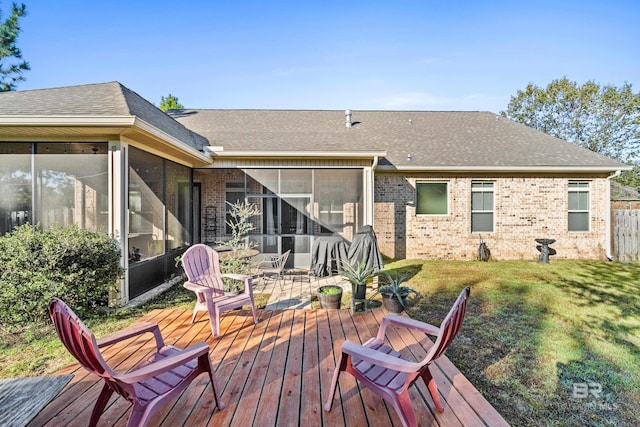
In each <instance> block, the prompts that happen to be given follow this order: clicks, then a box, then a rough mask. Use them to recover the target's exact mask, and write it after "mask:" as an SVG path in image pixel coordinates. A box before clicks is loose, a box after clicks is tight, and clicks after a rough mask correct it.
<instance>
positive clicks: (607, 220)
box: [605, 170, 622, 261]
mask: <svg viewBox="0 0 640 427" xmlns="http://www.w3.org/2000/svg"><path fill="white" fill-rule="evenodd" d="M621 173H622V171H620V170H617V171H615V172H613V173H612V174H611V175H609V176H608V177H607V183H608V184H609V185H607V189H606V191H605V193H606V200H607V214H606V215H605V239H606V240H607V253H606V254H605V255H606V257H607V259H608V260H609V261H613V247H612V246H613V242H612V238H611V180H612V179H613V178H616V177H618V176H620V174H621Z"/></svg>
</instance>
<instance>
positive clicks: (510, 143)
mask: <svg viewBox="0 0 640 427" xmlns="http://www.w3.org/2000/svg"><path fill="white" fill-rule="evenodd" d="M0 116H4V117H7V116H27V117H28V116H53V117H55V116H88V117H91V116H93V117H99V116H135V117H138V118H139V119H141V120H143V121H144V122H146V123H148V124H150V125H152V126H154V127H155V128H157V129H159V130H161V131H163V132H165V133H167V134H169V135H171V136H172V137H174V138H176V139H178V140H180V141H182V142H183V143H185V144H188V145H190V146H192V147H194V148H196V149H198V150H202V149H203V147H205V146H207V145H211V146H223V147H224V149H225V151H244V152H246V153H247V154H248V155H250V154H251V153H252V152H255V151H271V152H274V153H278V152H281V153H292V152H300V151H306V152H318V153H322V152H345V153H348V152H362V151H371V152H378V153H379V152H386V153H387V156H386V157H385V158H384V159H381V160H380V167H381V168H384V167H388V168H406V169H411V168H416V169H421V168H432V169H443V170H446V169H464V168H468V169H487V170H490V169H491V168H495V169H503V170H504V169H509V168H513V169H518V168H550V169H554V168H556V169H570V168H584V169H589V168H593V169H599V170H617V169H620V168H623V169H624V168H626V167H625V165H622V164H620V163H618V162H616V161H614V160H612V159H609V158H608V157H605V156H602V155H599V154H596V153H593V152H591V151H589V150H586V149H583V148H580V147H578V146H576V145H574V144H570V143H568V142H565V141H562V140H559V139H557V138H554V137H551V136H549V135H546V134H544V133H542V132H538V131H536V130H533V129H531V128H529V127H527V126H524V125H521V124H518V123H515V122H513V121H511V120H508V119H505V118H502V117H500V116H498V115H496V114H493V113H489V112H437V111H358V110H356V111H353V115H352V120H353V123H354V125H353V126H352V127H350V128H347V127H345V113H344V111H326V110H178V111H172V112H170V114H165V113H163V112H162V111H160V110H159V109H158V108H157V107H156V106H154V105H153V104H151V103H150V102H149V101H147V100H146V99H144V98H142V97H141V96H140V95H138V94H137V93H135V92H133V91H131V90H129V89H127V88H126V87H124V86H122V85H121V84H120V83H118V82H110V83H100V84H89V85H81V86H68V87H61V88H52V89H40V90H30V91H18V92H3V93H0ZM409 155H411V160H408V156H409Z"/></svg>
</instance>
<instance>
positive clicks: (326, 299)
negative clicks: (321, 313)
mask: <svg viewBox="0 0 640 427" xmlns="http://www.w3.org/2000/svg"><path fill="white" fill-rule="evenodd" d="M325 288H338V289H340V293H337V294H331V295H326V294H324V293H322V290H323V289H325ZM318 300H319V301H320V307H321V308H340V302H341V301H342V288H340V287H339V286H332V285H329V286H321V287H319V288H318Z"/></svg>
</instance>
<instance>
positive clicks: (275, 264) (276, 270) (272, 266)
mask: <svg viewBox="0 0 640 427" xmlns="http://www.w3.org/2000/svg"><path fill="white" fill-rule="evenodd" d="M290 253H291V249H289V250H288V251H286V252H285V253H283V254H282V255H276V256H273V257H271V258H270V259H267V260H264V261H260V262H259V263H258V265H257V266H256V268H257V270H258V275H260V276H262V280H266V279H267V278H270V279H274V280H275V281H276V282H278V283H279V284H280V289H284V267H285V264H286V263H287V259H288V258H289V254H290Z"/></svg>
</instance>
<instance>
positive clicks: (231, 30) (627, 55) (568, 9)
mask: <svg viewBox="0 0 640 427" xmlns="http://www.w3.org/2000/svg"><path fill="white" fill-rule="evenodd" d="M24 2H25V4H26V5H27V12H28V16H27V17H25V18H23V20H22V29H23V31H22V33H21V34H20V36H19V39H18V46H19V47H20V48H21V49H22V53H23V58H24V59H25V60H27V61H28V62H29V63H30V65H31V71H28V72H27V73H26V74H25V77H26V78H27V81H26V82H24V83H22V84H21V85H20V86H19V87H18V89H19V90H27V89H39V88H46V87H57V86H68V85H76V84H86V83H100V82H107V81H114V80H116V81H119V82H121V83H122V84H124V85H125V86H127V87H128V88H130V89H132V90H134V91H135V92H137V93H139V94H140V95H141V96H143V97H145V98H146V99H148V100H149V101H151V102H153V103H154V104H158V103H159V101H160V97H161V96H163V95H167V94H168V93H172V94H173V95H175V96H177V97H178V98H179V100H180V102H181V103H182V104H184V105H185V106H186V107H191V108H270V109H271V108H272V109H339V110H342V109H347V108H351V109H360V110H488V111H493V112H499V111H501V110H504V109H505V108H506V106H507V104H508V102H509V98H510V97H511V96H512V95H515V93H516V92H517V90H519V89H524V88H525V87H526V85H527V84H528V83H530V82H533V83H535V84H537V85H539V86H546V85H547V84H548V83H549V82H551V81H552V80H553V79H557V78H561V77H563V76H566V77H568V78H569V79H571V80H575V81H577V82H579V83H584V82H585V81H587V80H595V81H596V82H599V83H601V84H613V85H616V86H620V85H622V84H623V83H625V82H629V83H631V84H633V87H634V90H635V91H636V92H637V91H639V90H640V52H639V50H640V43H639V42H640V32H639V30H638V21H639V18H640V2H638V1H637V0H630V1H627V0H621V1H618V0H615V1H591V0H583V1H562V0H555V1H547V0H539V1H531V2H525V1H487V2H483V1H455V0H454V1H448V2H447V1H442V0H440V1H430V0H423V1H404V0H394V1H391V0H390V1H376V0H369V1H356V0H347V1H332V0H324V1H309V0H302V1H296V2H289V1H278V2H275V1H268V0H263V1H250V0H246V1H216V0H210V1H197V0H192V1H189V2H178V1H175V0H174V1H164V0H156V1H153V2H141V1H135V0H129V1H126V2H125V1H119V0H112V1H80V0H76V1H73V0H55V1H51V0H24ZM10 4H11V3H10V2H8V1H6V0H1V1H0V8H1V9H2V12H3V19H4V18H5V17H6V16H7V14H8V12H9V10H10Z"/></svg>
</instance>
